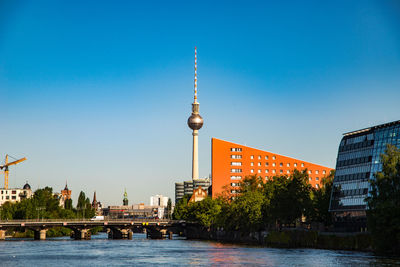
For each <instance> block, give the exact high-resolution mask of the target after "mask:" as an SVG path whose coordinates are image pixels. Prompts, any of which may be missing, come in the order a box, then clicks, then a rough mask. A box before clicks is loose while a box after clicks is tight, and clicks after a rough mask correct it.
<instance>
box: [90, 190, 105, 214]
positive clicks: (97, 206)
mask: <svg viewBox="0 0 400 267" xmlns="http://www.w3.org/2000/svg"><path fill="white" fill-rule="evenodd" d="M92 208H93V209H94V210H95V212H96V215H101V214H102V208H103V205H102V204H101V202H100V201H97V198H96V191H94V194H93V201H92Z"/></svg>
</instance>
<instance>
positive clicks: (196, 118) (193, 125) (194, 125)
mask: <svg viewBox="0 0 400 267" xmlns="http://www.w3.org/2000/svg"><path fill="white" fill-rule="evenodd" d="M188 126H189V127H190V129H192V130H200V129H201V127H203V118H202V117H201V116H200V115H199V114H193V113H192V115H191V116H190V117H189V119H188Z"/></svg>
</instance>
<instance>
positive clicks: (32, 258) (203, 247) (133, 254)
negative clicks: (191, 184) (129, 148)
mask: <svg viewBox="0 0 400 267" xmlns="http://www.w3.org/2000/svg"><path fill="white" fill-rule="evenodd" d="M154 264H160V265H171V266H182V265H194V266H196V265H214V266H220V265H225V266H235V265H236V266H239V265H249V266H256V265H261V266H318V267H319V266H357V267H360V266H400V259H389V258H381V257H375V256H373V255H372V254H370V253H361V252H348V251H332V250H317V249H273V248H263V247H250V246H239V245H232V244H222V243H218V242H204V241H191V240H178V239H175V240H148V239H146V236H145V235H144V234H134V235H133V240H108V239H107V236H106V234H100V235H96V236H92V240H82V241H75V240H71V239H69V238H67V237H62V238H53V239H48V240H46V241H31V240H21V239H14V240H8V241H5V242H0V266H110V265H113V266H127V265H135V266H147V265H154Z"/></svg>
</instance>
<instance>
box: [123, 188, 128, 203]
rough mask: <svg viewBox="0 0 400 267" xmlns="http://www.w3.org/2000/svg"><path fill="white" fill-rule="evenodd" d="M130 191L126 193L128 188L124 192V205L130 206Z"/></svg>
mask: <svg viewBox="0 0 400 267" xmlns="http://www.w3.org/2000/svg"><path fill="white" fill-rule="evenodd" d="M128 202H129V201H128V193H126V189H125V193H124V199H123V200H122V205H124V206H128Z"/></svg>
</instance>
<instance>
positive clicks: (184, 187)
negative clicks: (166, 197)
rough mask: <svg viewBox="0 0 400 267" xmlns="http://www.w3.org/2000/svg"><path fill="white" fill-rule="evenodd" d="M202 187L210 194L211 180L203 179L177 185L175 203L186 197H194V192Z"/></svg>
mask: <svg viewBox="0 0 400 267" xmlns="http://www.w3.org/2000/svg"><path fill="white" fill-rule="evenodd" d="M200 186H201V187H202V188H203V190H206V191H207V192H208V190H209V188H210V187H211V179H210V178H203V179H194V180H192V181H185V182H181V183H175V203H177V202H178V201H179V200H180V199H182V198H183V196H184V195H192V194H193V190H195V189H197V188H199V187H200Z"/></svg>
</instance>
